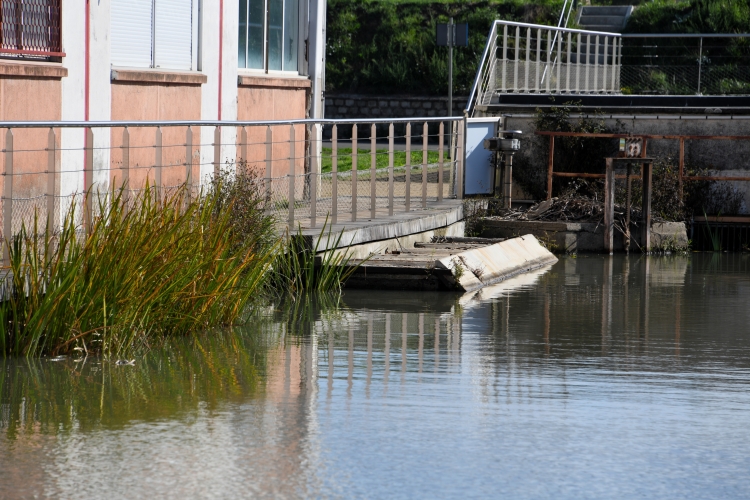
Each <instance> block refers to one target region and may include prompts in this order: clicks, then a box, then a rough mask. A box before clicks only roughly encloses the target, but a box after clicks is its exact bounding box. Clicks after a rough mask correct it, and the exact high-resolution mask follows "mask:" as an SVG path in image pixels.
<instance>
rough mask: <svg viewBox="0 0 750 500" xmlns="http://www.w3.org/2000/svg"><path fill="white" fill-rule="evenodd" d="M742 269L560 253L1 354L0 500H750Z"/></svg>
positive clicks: (713, 262)
mask: <svg viewBox="0 0 750 500" xmlns="http://www.w3.org/2000/svg"><path fill="white" fill-rule="evenodd" d="M749 264H750V258H748V256H744V255H724V256H719V257H716V256H710V255H702V254H699V255H693V256H691V257H672V258H647V257H639V256H636V257H629V258H626V257H624V256H615V257H596V256H591V257H586V256H581V257H578V258H563V259H561V260H560V262H559V263H557V264H555V265H554V266H552V267H550V268H545V269H542V270H539V271H537V272H535V273H529V274H527V275H523V276H519V277H517V278H514V279H512V280H508V281H506V282H503V283H500V284H498V285H496V286H494V287H488V288H486V289H484V290H481V291H479V292H477V293H474V294H468V295H465V296H460V295H456V294H450V293H421V294H415V293H395V292H372V291H369V292H362V291H351V292H347V293H345V294H344V296H343V299H342V302H341V303H335V302H334V303H330V301H328V300H323V299H324V298H315V299H313V300H312V302H310V301H307V300H305V301H300V302H297V303H294V304H291V305H287V306H284V307H277V308H275V309H274V310H273V311H271V312H269V314H268V315H267V318H266V320H265V321H263V322H260V323H259V324H255V325H250V326H248V328H247V329H246V330H245V331H238V332H234V333H224V334H220V335H213V336H207V337H202V338H199V339H193V340H185V341H175V342H172V343H170V344H169V346H168V347H167V348H164V349H159V350H154V351H151V352H150V353H149V354H148V355H147V356H145V357H144V358H143V359H139V360H138V362H137V364H136V366H135V367H118V366H114V365H112V364H109V363H103V362H101V360H96V359H94V360H92V359H89V360H87V361H86V362H85V363H75V362H73V361H72V360H69V359H68V360H65V361H60V362H53V361H49V360H31V361H25V360H23V361H19V360H3V361H0V363H2V368H3V369H2V372H1V373H0V377H2V378H0V387H1V390H2V393H1V399H0V497H19V496H42V495H53V496H63V497H71V496H75V497H101V496H104V495H107V496H115V497H120V496H123V497H138V496H146V495H152V496H158V497H166V498H171V497H184V496H188V497H195V496H201V497H227V496H249V495H258V496H274V497H276V496H281V497H310V496H313V497H320V496H324V497H336V496H343V497H360V496H365V497H369V496H376V497H391V496H403V497H423V496H429V497H433V496H440V497H444V496H467V493H471V494H472V495H473V496H490V495H491V496H498V495H505V496H512V497H522V498H523V497H534V498H538V497H545V496H554V497H556V498H559V497H575V498H582V497H598V498H601V497H605V496H606V497H613V496H614V497H617V496H619V497H633V496H638V495H640V496H643V495H648V496H659V497H705V496H715V495H716V493H717V492H719V493H720V494H722V496H729V497H731V496H743V495H744V494H746V493H747V489H746V484H747V481H748V480H750V473H749V472H748V471H750V453H749V452H747V450H748V449H750V434H748V432H747V430H746V427H747V426H746V415H747V412H748V411H750V391H748V390H747V389H748V382H750V347H748V342H747V337H748V333H750V332H748V329H747V325H748V324H750V309H748V308H747V306H746V305H747V301H748V298H750V272H748V271H750V269H748V267H750V266H749ZM82 478H85V480H82ZM541 478H543V480H542V479H541Z"/></svg>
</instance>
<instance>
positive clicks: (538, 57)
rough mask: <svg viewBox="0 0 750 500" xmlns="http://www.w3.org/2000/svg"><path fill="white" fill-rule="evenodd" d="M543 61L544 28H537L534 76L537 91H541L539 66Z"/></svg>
mask: <svg viewBox="0 0 750 500" xmlns="http://www.w3.org/2000/svg"><path fill="white" fill-rule="evenodd" d="M541 62H542V28H537V30H536V64H535V65H534V66H535V71H536V74H535V76H534V89H535V91H536V93H537V94H538V93H539V84H540V83H541V82H540V81H539V66H540V65H541Z"/></svg>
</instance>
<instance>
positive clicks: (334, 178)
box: [331, 125, 339, 225]
mask: <svg viewBox="0 0 750 500" xmlns="http://www.w3.org/2000/svg"><path fill="white" fill-rule="evenodd" d="M338 149H339V130H338V125H334V126H333V127H332V130H331V225H333V224H336V222H337V219H338V215H339V152H338Z"/></svg>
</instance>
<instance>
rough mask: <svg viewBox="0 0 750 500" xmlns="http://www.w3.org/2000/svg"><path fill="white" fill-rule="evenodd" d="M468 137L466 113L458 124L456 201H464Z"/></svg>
mask: <svg viewBox="0 0 750 500" xmlns="http://www.w3.org/2000/svg"><path fill="white" fill-rule="evenodd" d="M465 137H466V113H464V119H463V120H461V121H460V122H459V123H458V138H457V141H456V158H457V159H458V163H457V167H458V168H457V169H456V170H457V172H456V199H458V200H463V199H464V156H465V150H466V146H465V144H464V138H465Z"/></svg>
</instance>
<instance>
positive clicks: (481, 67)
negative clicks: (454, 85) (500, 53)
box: [464, 20, 500, 114]
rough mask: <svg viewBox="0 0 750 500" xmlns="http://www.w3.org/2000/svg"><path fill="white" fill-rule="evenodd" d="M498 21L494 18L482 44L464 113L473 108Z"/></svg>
mask: <svg viewBox="0 0 750 500" xmlns="http://www.w3.org/2000/svg"><path fill="white" fill-rule="evenodd" d="M499 22H500V21H497V20H496V21H495V22H494V23H492V29H490V34H489V35H487V42H486V43H485V44H484V52H483V53H482V59H481V62H480V63H479V69H478V70H477V75H476V76H475V77H474V85H472V87H471V92H469V99H468V100H467V101H466V109H464V114H468V113H470V112H471V111H472V110H473V108H474V99H475V96H476V93H477V87H478V86H479V82H480V81H481V80H482V71H483V70H484V66H485V63H486V61H487V54H488V53H489V51H490V45H491V44H492V40H493V39H494V38H496V37H497V25H498V23H499Z"/></svg>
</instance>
